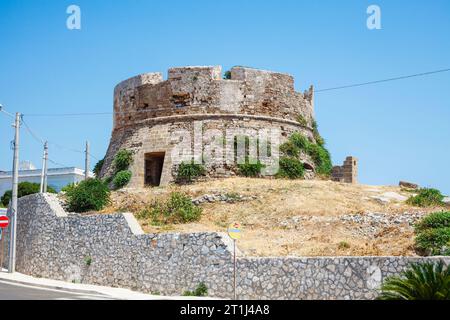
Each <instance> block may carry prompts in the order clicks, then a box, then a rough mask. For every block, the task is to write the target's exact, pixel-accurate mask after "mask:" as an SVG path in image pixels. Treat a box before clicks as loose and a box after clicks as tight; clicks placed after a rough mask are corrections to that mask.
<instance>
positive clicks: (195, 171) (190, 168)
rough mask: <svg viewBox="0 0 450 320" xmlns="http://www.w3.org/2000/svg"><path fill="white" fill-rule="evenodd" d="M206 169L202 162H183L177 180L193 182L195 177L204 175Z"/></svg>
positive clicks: (179, 167)
mask: <svg viewBox="0 0 450 320" xmlns="http://www.w3.org/2000/svg"><path fill="white" fill-rule="evenodd" d="M205 171H206V170H205V167H204V166H203V165H201V164H197V163H194V162H193V161H192V162H191V163H185V162H182V163H181V164H180V165H179V166H178V172H177V181H178V182H188V183H189V182H192V181H193V180H194V179H196V178H198V177H200V176H201V175H204V174H205Z"/></svg>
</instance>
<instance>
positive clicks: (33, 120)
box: [0, 0, 450, 194]
mask: <svg viewBox="0 0 450 320" xmlns="http://www.w3.org/2000/svg"><path fill="white" fill-rule="evenodd" d="M70 4H76V5H79V6H80V7H81V11H82V29H81V30H79V31H78V30H74V31H70V30H68V29H67V28H66V19H67V17H68V15H67V14H66V8H67V7H68V6H69V5H70ZM370 4H377V5H379V6H380V7H381V10H382V30H372V31H371V30H368V29H367V28H366V19H367V14H366V9H367V7H368V6H369V5H370ZM184 65H222V66H223V68H224V69H225V70H226V69H227V68H230V67H231V66H233V65H246V66H253V67H256V68H264V69H270V70H276V71H281V72H288V73H290V74H292V75H293V76H294V77H295V80H296V87H297V89H298V90H304V89H306V88H307V87H308V86H309V85H310V84H314V85H315V86H316V88H317V89H321V88H322V89H323V88H328V87H334V86H339V85H346V84H352V83H358V82H365V81H371V80H378V79H383V78H389V77H395V76H399V75H407V74H412V73H419V72H425V71H431V70H436V69H443V68H450V2H449V1H448V0H433V1H424V0H415V1H406V0H403V1H400V0H397V1H379V0H372V1H364V0H347V1H339V2H338V1H334V0H329V1H298V0H296V1H294V0H293V1H249V0H248V1H230V0H227V1H213V0H207V1H205V0H201V1H199V0H196V1H173V0H172V1H150V0H147V1H144V0H133V1H130V0H126V1H125V0H122V1H93V0H89V1H87V0H83V1H81V0H72V1H62V0H59V1H54V0H47V1H45V0H42V1H12V0H2V1H1V2H0V103H2V104H4V105H5V106H6V108H7V109H8V110H9V111H12V112H15V111H20V112H22V113H24V114H25V120H26V121H27V123H28V124H29V125H30V127H32V128H33V129H34V130H35V131H36V133H38V134H39V135H41V136H43V137H46V138H47V139H48V140H50V141H53V142H55V143H58V144H61V145H65V146H67V147H69V148H74V149H83V145H84V141H85V140H86V139H89V140H90V141H91V144H92V152H93V154H94V155H96V156H97V157H103V155H104V154H105V151H106V148H107V146H108V141H109V137H110V133H111V127H112V119H111V116H110V115H106V116H105V115H103V116H92V117H65V118H63V117H31V116H30V117H27V116H26V115H27V114H33V113H73V112H111V111H112V93H113V87H114V86H115V85H116V84H117V83H118V82H120V81H122V80H124V79H126V78H128V77H130V76H133V75H136V74H140V73H144V72H151V71H162V72H164V74H166V70H167V69H168V68H169V67H171V66H184ZM449 85H450V73H442V74H437V75H432V76H427V77H422V78H412V79H407V80H401V81H396V82H388V83H383V84H378V85H373V86H366V87H360V88H352V89H346V90H341V91H331V92H327V93H322V94H317V96H316V115H317V119H318V122H319V126H320V130H321V133H322V135H323V136H324V137H325V138H326V140H327V143H328V147H329V149H330V151H331V153H332V157H333V161H334V163H335V164H340V163H341V162H342V161H343V160H344V158H345V156H347V155H354V156H356V157H358V158H359V159H360V181H361V182H362V183H367V184H397V183H398V181H399V180H400V179H405V180H410V181H413V182H417V183H420V184H421V185H423V186H429V187H436V188H439V189H441V190H442V191H443V192H444V193H447V194H449V193H450V172H449V159H450V139H449V138H450V127H449V120H450V86H449ZM10 123H11V121H10V120H9V119H8V118H6V117H5V116H3V115H0V155H1V157H0V169H3V170H10V169H11V159H12V152H11V150H10V145H9V141H10V140H11V139H12V137H13V130H12V128H11V127H10ZM41 149H42V148H41V146H40V145H39V144H38V143H37V142H35V141H34V140H33V139H32V138H31V136H30V135H29V134H28V133H27V132H26V131H25V130H22V145H21V150H20V157H21V159H24V160H25V159H27V160H32V161H33V162H34V163H35V164H36V165H37V166H38V167H40V165H41V154H42V150H41ZM50 157H51V158H52V159H53V160H54V161H57V162H59V163H61V164H65V165H75V166H78V167H83V161H84V160H83V155H82V154H78V153H75V152H68V151H63V150H60V149H57V148H55V147H54V146H51V148H50Z"/></svg>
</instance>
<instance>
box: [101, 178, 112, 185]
mask: <svg viewBox="0 0 450 320" xmlns="http://www.w3.org/2000/svg"><path fill="white" fill-rule="evenodd" d="M113 180H114V177H112V176H109V177H106V178H104V179H103V180H102V181H103V183H104V184H106V185H107V186H109V184H110V183H111V182H113Z"/></svg>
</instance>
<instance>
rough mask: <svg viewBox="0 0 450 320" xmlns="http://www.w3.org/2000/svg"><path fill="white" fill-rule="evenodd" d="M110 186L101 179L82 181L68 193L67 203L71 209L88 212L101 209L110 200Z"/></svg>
mask: <svg viewBox="0 0 450 320" xmlns="http://www.w3.org/2000/svg"><path fill="white" fill-rule="evenodd" d="M109 196H110V191H109V189H108V186H107V185H106V184H105V183H103V181H101V180H99V179H87V180H84V181H81V182H80V183H79V184H77V185H76V186H75V187H74V188H71V189H70V190H69V191H68V192H67V193H66V197H67V205H68V208H69V210H70V211H73V212H87V211H91V210H95V211H98V210H101V209H103V208H104V207H105V206H106V205H107V204H108V203H109V201H110V199H109Z"/></svg>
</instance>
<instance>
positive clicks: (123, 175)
mask: <svg viewBox="0 0 450 320" xmlns="http://www.w3.org/2000/svg"><path fill="white" fill-rule="evenodd" d="M130 180H131V171H129V170H123V171H119V172H117V173H116V175H115V176H114V179H113V185H114V188H115V189H120V188H123V187H125V186H126V185H127V184H128V182H130Z"/></svg>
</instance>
